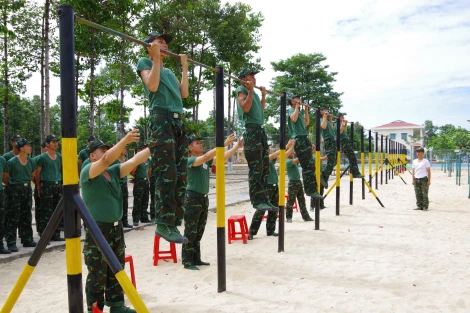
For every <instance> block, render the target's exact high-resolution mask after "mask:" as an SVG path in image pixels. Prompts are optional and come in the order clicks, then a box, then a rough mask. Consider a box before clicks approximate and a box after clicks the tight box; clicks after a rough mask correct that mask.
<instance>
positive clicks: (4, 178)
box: [2, 172, 10, 186]
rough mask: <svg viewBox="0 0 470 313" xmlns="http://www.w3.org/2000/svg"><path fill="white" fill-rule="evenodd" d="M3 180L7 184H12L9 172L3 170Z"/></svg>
mask: <svg viewBox="0 0 470 313" xmlns="http://www.w3.org/2000/svg"><path fill="white" fill-rule="evenodd" d="M2 182H3V183H4V184H5V186H10V182H9V181H8V172H3V175H2Z"/></svg>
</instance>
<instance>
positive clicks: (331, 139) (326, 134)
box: [320, 118, 337, 181]
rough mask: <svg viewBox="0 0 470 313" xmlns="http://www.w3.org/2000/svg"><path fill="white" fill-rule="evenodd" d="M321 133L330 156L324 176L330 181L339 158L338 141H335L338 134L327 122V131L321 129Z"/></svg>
mask: <svg viewBox="0 0 470 313" xmlns="http://www.w3.org/2000/svg"><path fill="white" fill-rule="evenodd" d="M321 120H323V118H322V119H321ZM320 131H321V133H322V137H323V139H324V147H325V154H326V155H327V156H328V162H327V163H326V166H325V167H324V168H323V170H322V176H323V178H324V179H325V180H326V181H328V178H329V177H330V175H331V172H333V169H334V168H335V166H336V156H337V151H336V140H335V136H336V132H335V131H334V129H333V127H332V126H331V124H330V121H327V123H326V129H323V128H321V127H320Z"/></svg>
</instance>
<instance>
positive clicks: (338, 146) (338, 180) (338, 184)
mask: <svg viewBox="0 0 470 313" xmlns="http://www.w3.org/2000/svg"><path fill="white" fill-rule="evenodd" d="M344 131H348V130H347V129H345V130H344ZM340 132H341V123H340V121H339V120H337V121H336V152H337V155H338V156H337V158H338V159H337V161H336V175H335V178H336V216H339V214H340V203H341V199H340V194H341V177H338V173H339V172H341V134H340Z"/></svg>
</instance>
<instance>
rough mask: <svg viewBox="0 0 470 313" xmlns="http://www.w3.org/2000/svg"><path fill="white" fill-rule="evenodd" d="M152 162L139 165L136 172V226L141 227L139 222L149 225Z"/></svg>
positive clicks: (134, 215) (133, 210)
mask: <svg viewBox="0 0 470 313" xmlns="http://www.w3.org/2000/svg"><path fill="white" fill-rule="evenodd" d="M149 165H150V162H149V160H147V161H145V162H144V163H142V164H139V165H138V166H137V168H136V170H135V176H134V177H135V179H134V190H133V192H132V194H133V196H134V207H133V209H132V221H133V222H134V226H138V225H139V220H140V221H141V222H142V223H148V222H149V219H148V213H147V207H148V204H149V180H148V169H149Z"/></svg>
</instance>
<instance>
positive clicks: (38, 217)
mask: <svg viewBox="0 0 470 313" xmlns="http://www.w3.org/2000/svg"><path fill="white" fill-rule="evenodd" d="M33 198H34V219H35V220H36V231H37V233H38V234H39V236H41V234H42V230H41V226H40V222H39V221H40V220H41V198H40V197H39V195H38V186H37V185H36V184H34V192H33Z"/></svg>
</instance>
